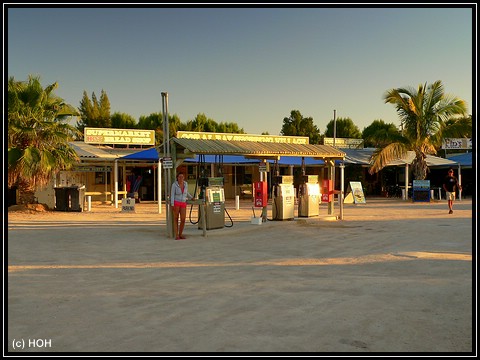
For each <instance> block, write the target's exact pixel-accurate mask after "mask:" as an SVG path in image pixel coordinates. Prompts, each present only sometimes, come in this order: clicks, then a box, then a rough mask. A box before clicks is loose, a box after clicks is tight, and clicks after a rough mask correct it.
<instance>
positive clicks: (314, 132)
mask: <svg viewBox="0 0 480 360" xmlns="http://www.w3.org/2000/svg"><path fill="white" fill-rule="evenodd" d="M280 135H289V136H307V137H308V138H309V143H310V144H318V143H319V142H320V131H319V130H318V127H317V126H316V125H314V124H313V118H312V117H308V118H305V117H303V116H302V114H301V113H300V111H298V110H292V111H291V112H290V116H289V117H285V118H283V125H282V130H281V131H280Z"/></svg>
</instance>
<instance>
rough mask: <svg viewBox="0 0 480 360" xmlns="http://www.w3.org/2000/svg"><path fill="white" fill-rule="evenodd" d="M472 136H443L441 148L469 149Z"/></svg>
mask: <svg viewBox="0 0 480 360" xmlns="http://www.w3.org/2000/svg"><path fill="white" fill-rule="evenodd" d="M471 148H472V138H456V139H455V138H444V139H443V140H442V149H471Z"/></svg>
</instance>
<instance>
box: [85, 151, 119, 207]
mask: <svg viewBox="0 0 480 360" xmlns="http://www.w3.org/2000/svg"><path fill="white" fill-rule="evenodd" d="M114 164H115V167H114V170H113V171H114V172H113V174H114V177H115V196H114V199H115V208H116V209H118V160H117V159H115V161H114ZM89 211H90V210H89Z"/></svg>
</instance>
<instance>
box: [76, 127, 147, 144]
mask: <svg viewBox="0 0 480 360" xmlns="http://www.w3.org/2000/svg"><path fill="white" fill-rule="evenodd" d="M83 138H84V142H85V143H87V144H125V145H155V130H137V129H111V128H90V127H86V128H85V129H84V131H83Z"/></svg>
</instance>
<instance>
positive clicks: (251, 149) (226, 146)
mask: <svg viewBox="0 0 480 360" xmlns="http://www.w3.org/2000/svg"><path fill="white" fill-rule="evenodd" d="M172 141H173V143H175V144H176V148H177V154H181V153H182V150H183V153H184V154H203V155H208V154H216V155H224V154H225V155H243V156H245V157H254V158H271V157H279V156H304V157H313V158H316V159H322V160H325V159H327V160H343V159H344V158H345V153H344V152H343V151H340V150H338V149H336V148H334V147H332V146H329V145H312V144H294V143H276V142H262V141H239V140H231V141H228V140H216V139H209V140H206V139H185V138H172Z"/></svg>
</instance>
